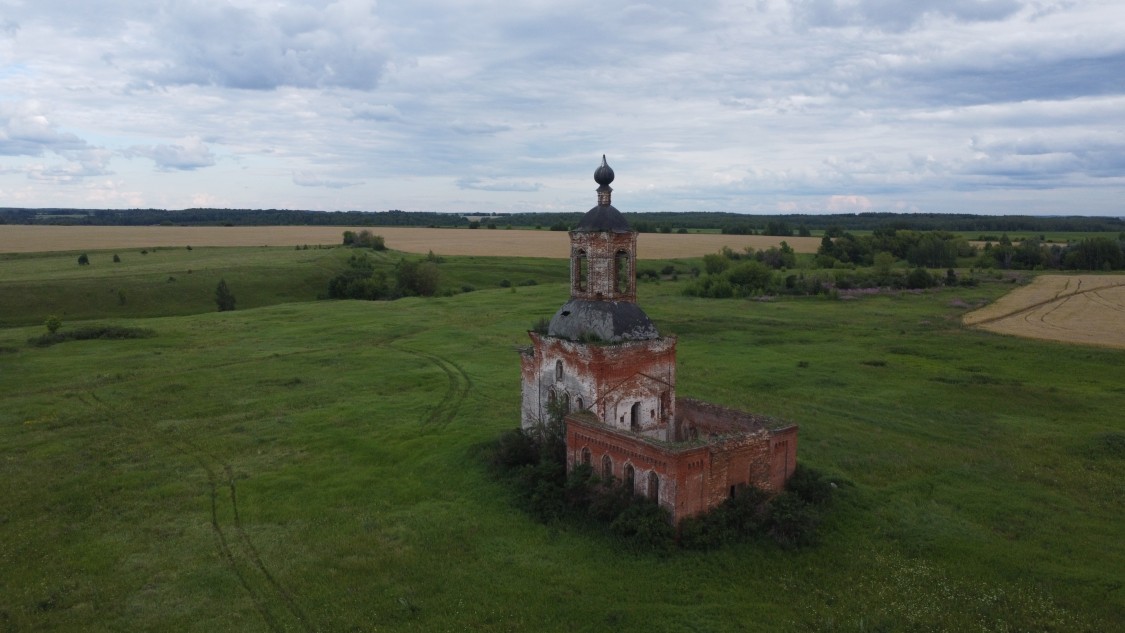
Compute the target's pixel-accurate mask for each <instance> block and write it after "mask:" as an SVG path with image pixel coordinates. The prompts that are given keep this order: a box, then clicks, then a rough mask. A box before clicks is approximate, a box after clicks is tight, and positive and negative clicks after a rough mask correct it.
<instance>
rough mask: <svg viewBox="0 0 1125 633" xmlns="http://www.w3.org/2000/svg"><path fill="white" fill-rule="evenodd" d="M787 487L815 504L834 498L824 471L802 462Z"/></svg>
mask: <svg viewBox="0 0 1125 633" xmlns="http://www.w3.org/2000/svg"><path fill="white" fill-rule="evenodd" d="M883 364H884V365H885V364H886V363H883ZM785 489H786V490H789V491H790V492H792V493H793V494H795V495H797V497H799V498H800V499H801V500H803V501H805V502H806V503H811V504H813V505H821V504H824V503H827V502H828V501H829V500H830V499H831V498H832V490H833V488H832V482H830V481H828V480H827V479H826V478H825V477H824V474H823V473H821V472H820V471H819V470H816V469H814V468H810V467H808V466H805V465H804V464H800V463H799V464H797V467H796V468H795V469H794V470H793V476H792V477H790V478H789V481H788V482H787V483H786V484H785Z"/></svg>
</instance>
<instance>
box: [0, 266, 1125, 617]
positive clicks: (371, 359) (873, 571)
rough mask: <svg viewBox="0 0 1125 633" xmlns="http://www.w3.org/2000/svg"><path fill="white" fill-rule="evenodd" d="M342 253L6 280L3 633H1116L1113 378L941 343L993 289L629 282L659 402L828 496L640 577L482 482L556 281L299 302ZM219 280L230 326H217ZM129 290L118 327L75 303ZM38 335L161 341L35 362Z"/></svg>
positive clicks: (1079, 350) (1036, 350)
mask: <svg viewBox="0 0 1125 633" xmlns="http://www.w3.org/2000/svg"><path fill="white" fill-rule="evenodd" d="M348 254H349V252H348V251H345V250H343V249H330V250H329V249H325V250H320V251H317V250H309V251H295V250H293V251H286V250H284V249H202V248H197V249H194V250H193V251H187V250H186V249H184V250H183V251H182V252H181V251H179V250H175V251H173V250H165V249H161V250H159V251H157V252H155V253H152V252H150V253H149V254H148V255H146V256H141V255H139V253H128V254H126V253H124V252H122V253H121V258H122V260H123V261H122V265H126V264H132V263H133V261H134V260H138V261H143V262H144V264H143V267H144V269H143V270H142V269H141V265H140V264H138V265H137V268H133V269H132V270H131V271H130V272H129V274H126V273H125V272H118V271H116V270H115V269H113V268H112V267H113V266H114V265H113V264H111V263H109V262H110V258H111V257H112V253H108V254H106V253H98V254H94V253H91V254H90V258H91V262H92V263H91V266H89V267H82V268H79V267H78V266H77V265H75V264H74V261H75V257H76V256H77V255H72V254H64V255H52V256H39V257H31V256H24V257H9V258H5V259H3V260H2V261H0V305H3V308H2V310H3V312H2V316H0V318H2V319H3V324H4V327H3V329H0V402H3V406H2V407H0V482H3V486H4V495H3V500H2V501H0V544H2V547H0V630H2V631H110V630H114V631H119V630H129V631H134V630H161V631H164V630H176V631H208V632H213V631H375V630H380V631H398V630H416V631H444V630H457V631H460V630H483V631H540V630H542V631H572V630H578V631H602V630H630V631H713V630H732V631H777V630H791V631H806V630H812V631H971V630H979V631H1067V632H1069V631H1109V630H1115V629H1119V628H1120V626H1121V622H1123V621H1125V593H1123V592H1125V589H1123V587H1122V581H1123V577H1122V573H1121V570H1122V569H1125V548H1123V547H1122V544H1121V519H1122V517H1123V516H1125V513H1123V510H1125V507H1123V506H1125V483H1123V482H1125V423H1123V422H1122V418H1121V409H1122V403H1123V402H1125V355H1123V354H1122V353H1121V352H1120V351H1113V350H1106V349H1100V348H1092V347H1078V346H1069V345H1063V344H1054V343H1047V342H1039V341H1030V340H1020V339H1014V338H1007V337H1002V336H997V335H992V334H988V333H985V332H980V331H974V330H969V329H965V328H962V327H961V326H960V325H959V316H960V314H962V313H963V312H964V311H965V310H966V308H965V307H963V306H965V305H966V304H973V303H974V302H978V301H986V300H991V299H994V298H995V297H997V296H999V295H1000V294H1002V293H1003V292H1004V291H1005V290H1007V289H1008V288H1009V287H1010V286H1008V285H1007V284H983V285H982V286H981V287H978V288H973V289H963V288H962V289H952V290H942V291H938V292H931V293H925V294H902V295H895V296H886V295H884V296H874V297H866V298H863V299H857V300H851V301H842V300H829V299H823V298H817V299H786V300H777V301H773V302H748V301H743V300H702V299H692V298H688V297H684V296H682V295H681V293H680V291H681V289H682V285H681V284H682V283H684V282H662V283H659V284H656V283H645V284H641V285H640V302H641V304H642V305H643V306H644V307H645V308H646V310H647V311H648V312H649V314H650V315H651V316H652V317H653V319H654V320H655V321H656V323H657V325H658V326H659V327H660V328H661V330H662V332H664V333H665V334H675V335H677V336H678V337H679V370H678V377H679V391H678V393H679V395H681V396H693V397H699V398H704V399H708V400H712V401H715V402H717V403H721V404H724V405H729V406H735V407H740V408H744V409H748V410H751V411H756V412H760V413H765V414H768V415H772V416H775V417H780V418H786V419H789V420H792V421H795V422H797V423H799V424H800V425H801V439H800V449H799V456H800V459H801V460H802V461H803V462H804V463H806V464H809V465H811V466H814V467H816V468H818V469H820V470H822V471H824V472H826V473H827V474H828V475H829V476H831V477H832V478H833V480H834V481H837V482H838V483H839V484H840V488H839V490H838V494H837V498H836V500H835V501H834V502H833V505H832V507H831V510H830V513H829V516H828V519H827V521H826V522H825V524H824V525H823V527H822V532H821V541H822V542H821V544H820V545H818V546H816V547H813V548H809V549H804V550H800V551H796V552H790V551H784V550H780V549H778V548H777V547H776V546H774V545H772V544H771V543H767V542H761V543H749V544H745V545H742V546H738V547H733V548H729V549H726V550H722V551H715V552H676V553H674V554H672V555H670V556H667V557H662V558H658V557H654V556H644V555H637V554H630V553H627V552H626V551H625V550H624V549H623V548H622V547H621V545H620V544H619V543H617V542H615V541H614V540H612V539H611V538H609V537H606V536H604V535H601V534H599V533H589V532H587V531H586V530H584V529H581V528H576V527H570V526H567V525H541V524H538V523H536V522H534V521H533V520H531V519H530V518H529V517H528V516H527V515H525V514H523V513H522V512H521V511H520V510H518V509H517V508H516V507H515V505H514V499H513V493H512V491H511V490H510V489H508V488H507V487H505V485H503V484H502V483H499V482H497V481H495V480H494V479H492V478H491V477H490V476H489V474H488V472H487V470H486V468H485V466H484V465H483V463H482V458H481V452H482V450H483V447H484V446H485V445H487V444H488V443H489V442H490V441H491V440H493V439H494V438H495V437H496V436H497V435H498V434H499V433H500V432H501V431H503V430H505V429H508V428H512V427H514V426H515V425H516V424H517V420H518V406H519V360H518V357H517V354H516V352H515V349H516V348H517V347H518V346H521V345H524V344H525V343H526V342H527V337H526V334H525V330H526V329H528V328H529V327H530V326H531V325H532V323H534V322H535V321H536V320H537V319H538V318H540V317H544V316H548V317H549V316H550V315H551V314H553V312H554V311H555V310H556V309H557V308H558V306H559V305H560V304H561V303H562V302H563V301H564V300H565V299H566V296H565V294H566V286H565V284H564V283H562V282H563V280H564V279H565V278H566V274H567V270H566V264H565V262H563V261H561V260H510V259H492V258H477V259H471V258H449V259H448V260H447V261H446V262H445V263H443V264H441V267H442V270H443V271H444V274H445V277H444V281H443V285H446V286H447V287H450V288H456V287H459V286H460V285H462V284H471V285H474V286H475V287H476V288H477V290H476V291H475V292H469V293H462V294H457V295H455V296H450V297H439V298H434V299H404V300H400V301H396V302H389V303H383V302H353V301H314V300H313V299H314V297H315V295H316V294H317V293H318V292H321V291H322V289H323V285H324V284H325V283H326V280H327V279H328V277H330V276H331V275H332V274H334V271H335V270H338V269H339V267H340V266H342V265H343V261H344V260H345V259H346V258H347V256H348ZM385 257H387V258H388V261H391V260H392V259H393V258H395V257H397V255H393V254H390V255H386V256H385ZM142 258H144V259H142ZM161 258H163V259H161ZM103 260H104V261H103ZM658 267H659V266H658ZM188 268H190V269H191V270H192V273H191V274H190V275H188V274H187V273H185V272H183V271H185V270H187V269H188ZM685 268H686V266H685ZM118 270H120V271H125V270H127V269H124V268H122V269H118ZM177 271H179V272H177ZM169 276H174V277H175V278H176V281H174V282H168V281H166V278H167V277H169ZM186 277H190V278H191V279H192V281H191V282H190V285H189V284H188V282H186V281H184V280H185V278H186ZM220 277H225V278H226V279H227V281H228V283H229V284H230V285H231V289H232V291H233V292H234V294H235V295H236V297H237V298H238V301H239V309H238V310H236V311H234V312H224V313H218V312H213V311H212V310H214V307H215V306H214V301H213V292H214V286H215V284H216V283H217V280H218V279H219V278H220ZM526 278H534V279H537V282H538V283H537V285H534V286H519V285H518V284H519V282H520V281H522V280H524V279H526ZM500 279H510V281H511V282H512V283H513V285H514V286H515V287H514V288H503V289H502V288H498V287H497V285H498V281H499V280H500ZM197 280H198V281H197ZM161 283H162V284H164V285H167V286H175V287H176V288H181V289H182V288H185V287H187V288H192V289H193V290H192V291H191V292H190V293H189V292H187V291H181V292H180V293H179V294H176V295H174V296H177V297H180V298H178V299H171V298H166V297H164V296H163V295H160V294H159V291H157V290H155V287H156V286H158V285H159V284H161ZM146 284H148V285H146ZM150 287H151V288H154V289H153V290H152V292H153V293H154V294H153V296H152V297H149V296H147V295H145V289H146V288H150ZM160 287H161V288H163V286H160ZM117 288H126V291H125V292H126V295H127V301H126V303H125V304H124V306H121V305H118V304H117V302H116V299H115V297H116V293H115V294H114V295H113V297H111V298H114V301H112V302H110V303H109V304H108V305H102V304H96V305H91V306H89V307H88V308H82V307H81V306H84V305H86V303H85V300H84V299H83V297H86V296H90V297H96V296H99V295H101V294H107V295H108V294H109V290H112V289H117ZM197 294H198V295H199V296H196V295H197ZM13 302H18V303H19V305H16V306H14V307H13ZM256 305H257V306H261V307H254V306H256ZM132 306H145V307H143V308H142V307H136V308H134V307H132ZM121 308H128V309H129V310H133V309H135V310H137V311H136V312H129V311H125V312H124V314H121V313H120V312H119V309H121ZM52 310H54V311H59V312H65V313H66V316H65V317H64V318H63V321H64V325H63V329H64V330H65V329H67V328H70V327H75V326H76V325H78V324H79V323H78V322H79V321H80V320H83V319H96V320H95V321H93V322H94V323H112V324H117V325H125V326H137V327H145V328H151V329H153V330H155V331H156V333H157V335H156V337H154V338H148V339H137V340H113V341H110V340H90V341H73V342H65V343H60V344H57V345H54V346H51V347H45V348H38V347H33V346H30V345H28V343H27V340H28V339H29V338H31V337H33V336H37V335H39V334H41V333H43V332H44V331H45V329H44V327H43V326H42V325H41V323H42V315H43V314H44V313H50V312H51V311H52ZM83 310H86V311H83ZM83 324H85V323H83Z"/></svg>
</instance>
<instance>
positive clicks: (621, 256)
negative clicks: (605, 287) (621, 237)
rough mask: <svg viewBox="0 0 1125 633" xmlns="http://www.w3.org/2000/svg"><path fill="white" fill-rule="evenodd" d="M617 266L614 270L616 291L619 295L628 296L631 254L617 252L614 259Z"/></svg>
mask: <svg viewBox="0 0 1125 633" xmlns="http://www.w3.org/2000/svg"><path fill="white" fill-rule="evenodd" d="M614 260H615V264H616V266H614V269H615V271H616V274H615V275H614V281H615V282H616V283H615V284H614V287H615V290H616V291H617V293H618V294H626V293H628V292H629V253H626V252H625V251H617V256H616V257H615V258H614Z"/></svg>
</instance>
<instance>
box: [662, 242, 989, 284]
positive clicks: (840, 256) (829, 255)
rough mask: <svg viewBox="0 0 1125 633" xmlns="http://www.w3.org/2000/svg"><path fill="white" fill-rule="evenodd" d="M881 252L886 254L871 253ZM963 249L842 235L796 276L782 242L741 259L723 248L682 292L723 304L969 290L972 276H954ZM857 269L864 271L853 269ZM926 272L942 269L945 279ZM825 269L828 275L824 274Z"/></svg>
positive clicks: (793, 259) (793, 261)
mask: <svg viewBox="0 0 1125 633" xmlns="http://www.w3.org/2000/svg"><path fill="white" fill-rule="evenodd" d="M878 246H881V247H882V248H886V249H893V250H894V252H892V251H891V250H879V251H877V252H873V250H874V248H876V247H878ZM964 246H967V243H964V240H961V239H959V238H956V237H954V236H951V235H949V234H944V233H937V234H918V233H916V232H903V231H899V232H897V233H896V232H894V231H887V232H883V233H882V235H880V236H864V237H862V238H856V237H854V236H851V235H850V234H848V233H843V234H842V235H841V237H840V238H837V240H836V241H833V240H832V239H831V238H829V237H827V236H826V237H825V239H824V243H823V244H822V245H821V250H820V252H819V253H818V254H817V256H816V259H817V265H818V267H819V268H820V270H816V271H803V270H800V271H796V272H792V271H791V270H790V269H792V268H794V267H796V264H797V254H796V253H795V252H794V251H793V249H792V248H790V247H789V245H788V244H787V243H785V242H784V241H783V242H782V243H781V245H780V246H779V247H771V248H768V249H764V250H757V251H755V250H754V249H752V248H748V249H746V253H745V254H741V253H737V252H734V251H733V250H731V249H730V248H724V249H723V250H721V251H720V252H718V253H712V254H709V255H705V256H704V257H703V271H702V272H703V274H702V275H700V276H698V277H697V278H696V279H695V280H693V281H692V282H691V283H689V284H688V285H687V286H686V287H685V288H684V294H685V295H688V296H692V297H705V298H711V299H728V298H732V297H760V296H772V295H818V294H833V293H835V292H836V291H839V290H852V289H857V288H895V289H919V288H931V287H934V286H939V285H949V286H955V285H962V286H971V285H976V284H977V279H976V278H975V277H973V276H971V275H970V276H960V275H958V274H957V273H956V272H955V271H954V270H953V267H954V266H955V265H956V258H957V254H958V252H959V251H958V249H959V248H963V247H964ZM895 253H902V254H903V259H905V260H906V261H907V262H909V263H910V264H911V265H913V266H914V268H913V269H912V270H896V269H895V266H896V264H897V262H898V257H897V256H896V254H895ZM857 265H858V266H863V267H862V268H858V267H857ZM928 268H947V270H946V273H945V275H944V276H941V275H940V274H939V275H935V274H933V273H931V272H930V271H929V270H928ZM825 269H828V270H825Z"/></svg>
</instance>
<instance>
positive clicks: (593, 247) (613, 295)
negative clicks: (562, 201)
mask: <svg viewBox="0 0 1125 633" xmlns="http://www.w3.org/2000/svg"><path fill="white" fill-rule="evenodd" d="M613 176H614V174H613V168H611V167H610V166H609V164H608V163H606V160H605V156H604V155H603V156H602V164H601V166H600V167H598V169H597V170H596V171H595V172H594V181H595V182H597V183H598V185H600V186H599V187H598V206H596V207H594V208H593V209H591V210H590V211H589V213H587V214H586V216H585V217H584V218H582V221H581V222H579V224H578V226H577V227H575V229H574V230H573V231H571V232H570V296H571V298H573V299H582V300H585V301H628V302H630V303H636V301H637V233H636V232H635V231H633V230H632V229H631V228H629V223H628V222H626V221H625V217H624V216H622V215H621V212H620V211H618V210H617V209H615V208H614V207H613V204H612V203H611V196H612V193H613V188H612V187H610V186H609V183H611V182H613Z"/></svg>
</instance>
